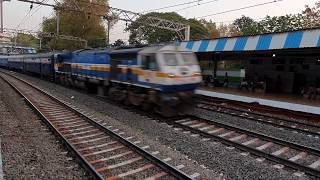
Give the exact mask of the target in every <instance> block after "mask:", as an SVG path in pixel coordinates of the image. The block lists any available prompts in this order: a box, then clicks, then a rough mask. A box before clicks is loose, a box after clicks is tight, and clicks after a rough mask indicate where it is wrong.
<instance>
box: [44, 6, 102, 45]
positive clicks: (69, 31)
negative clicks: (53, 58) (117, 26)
mask: <svg viewBox="0 0 320 180" xmlns="http://www.w3.org/2000/svg"><path fill="white" fill-rule="evenodd" d="M90 2H91V1H90V0H77V1H74V0H64V1H63V3H62V5H61V6H62V7H74V3H76V4H77V6H78V7H80V8H81V9H84V12H78V11H70V10H59V15H60V30H59V34H63V35H68V36H75V37H79V38H82V39H85V40H87V41H88V46H90V47H101V46H105V45H106V43H105V42H106V31H105V28H104V26H103V24H102V17H101V16H98V15H103V14H107V12H108V2H107V1H105V0H97V1H95V3H90ZM62 9H63V8H62ZM66 9H67V8H66ZM56 22H57V17H56V16H54V17H52V18H47V19H44V20H43V23H42V30H43V32H47V33H51V32H54V33H55V32H56V31H57V29H56ZM56 43H57V44H56ZM48 44H49V45H50V46H51V47H52V45H54V47H55V48H58V49H75V48H78V45H79V43H77V42H74V41H70V42H69V43H66V40H57V39H52V40H50V41H49V42H48ZM73 44H74V45H73Z"/></svg>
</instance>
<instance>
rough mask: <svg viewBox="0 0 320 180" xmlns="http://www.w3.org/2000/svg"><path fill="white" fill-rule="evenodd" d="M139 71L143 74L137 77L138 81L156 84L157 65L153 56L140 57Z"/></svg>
mask: <svg viewBox="0 0 320 180" xmlns="http://www.w3.org/2000/svg"><path fill="white" fill-rule="evenodd" d="M141 69H142V71H143V73H142V74H141V76H139V80H140V81H142V82H146V83H151V84H156V83H157V81H158V78H157V71H158V63H157V61H156V58H155V55H154V54H146V55H142V56H141Z"/></svg>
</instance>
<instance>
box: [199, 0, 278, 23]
mask: <svg viewBox="0 0 320 180" xmlns="http://www.w3.org/2000/svg"><path fill="white" fill-rule="evenodd" d="M281 1H284V0H273V1H268V2H264V3H259V4H255V5H251V6H245V7H241V8H237V9H230V10H227V11H222V12H218V13H214V14H208V15H205V16H200V17H197V18H198V19H200V18H205V17H210V16H216V15H220V14H225V13H229V12H234V11H240V10H244V9H250V8H254V7H258V6H264V5H268V4H273V3H277V2H281Z"/></svg>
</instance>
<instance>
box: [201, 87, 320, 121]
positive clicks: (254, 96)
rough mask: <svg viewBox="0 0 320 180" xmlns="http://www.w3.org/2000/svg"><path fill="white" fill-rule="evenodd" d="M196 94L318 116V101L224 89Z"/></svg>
mask: <svg viewBox="0 0 320 180" xmlns="http://www.w3.org/2000/svg"><path fill="white" fill-rule="evenodd" d="M196 93H197V94H201V95H205V96H211V97H217V98H223V99H229V100H235V101H241V102H248V103H252V102H258V103H259V104H261V105H266V106H271V107H276V108H282V109H288V110H293V111H299V112H306V113H312V114H319V115H320V100H309V99H307V98H303V97H296V96H290V95H279V94H264V93H253V92H247V91H239V90H237V89H230V88H229V89H226V88H214V89H209V88H208V89H207V88H205V89H204V88H199V89H198V90H196Z"/></svg>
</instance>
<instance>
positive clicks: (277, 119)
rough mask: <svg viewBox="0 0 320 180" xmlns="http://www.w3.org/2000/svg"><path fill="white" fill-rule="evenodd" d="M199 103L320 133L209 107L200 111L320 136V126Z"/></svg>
mask: <svg viewBox="0 0 320 180" xmlns="http://www.w3.org/2000/svg"><path fill="white" fill-rule="evenodd" d="M199 103H200V104H205V105H208V106H215V107H219V108H223V109H227V110H231V111H237V112H241V113H248V114H249V113H250V114H253V115H256V116H261V117H267V118H270V119H274V120H275V121H283V122H286V123H291V124H297V125H301V126H305V127H306V128H307V129H311V128H318V129H319V131H317V132H315V131H312V130H305V129H302V128H296V127H292V126H290V125H284V124H279V123H276V122H272V121H271V122H270V121H267V120H263V119H260V118H258V119H257V118H254V117H248V116H243V115H241V114H235V113H231V112H225V111H222V110H217V109H211V108H208V107H201V106H199V104H198V106H197V108H200V109H205V110H209V111H215V112H217V113H222V114H227V115H230V116H234V117H240V118H244V119H248V120H251V121H256V122H260V123H264V124H269V125H272V126H277V127H281V128H285V129H290V130H294V131H297V132H301V133H305V134H310V135H313V136H320V133H319V132H320V126H317V125H313V124H307V123H303V122H297V121H290V120H287V119H282V118H277V117H272V116H268V115H263V114H259V113H255V112H250V111H245V110H239V109H236V108H231V107H225V106H220V105H217V104H211V103H207V102H199Z"/></svg>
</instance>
